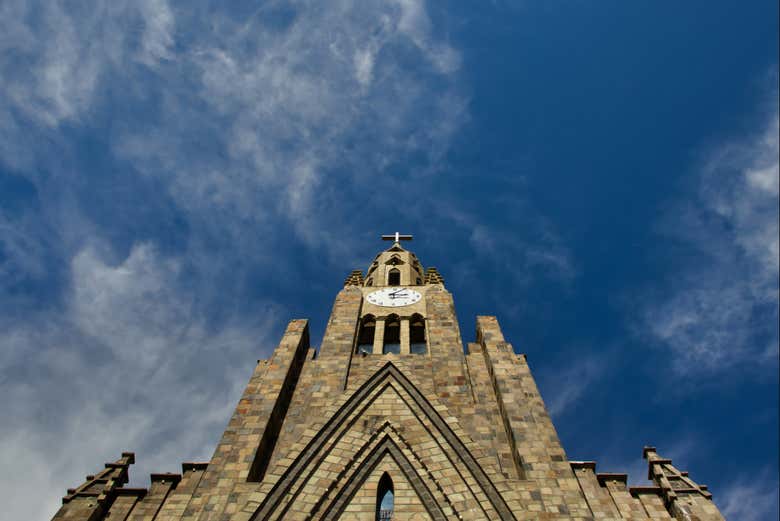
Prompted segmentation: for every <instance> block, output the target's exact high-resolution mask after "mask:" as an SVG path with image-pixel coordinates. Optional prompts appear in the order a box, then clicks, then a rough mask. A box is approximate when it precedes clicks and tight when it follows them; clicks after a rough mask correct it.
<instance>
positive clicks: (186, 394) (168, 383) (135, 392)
mask: <svg viewBox="0 0 780 521" xmlns="http://www.w3.org/2000/svg"><path fill="white" fill-rule="evenodd" d="M100 249H101V248H86V249H84V250H83V251H81V252H79V254H78V255H76V256H75V257H74V259H73V261H72V264H71V284H70V286H71V288H70V291H69V295H68V297H67V302H66V304H65V308H64V310H63V312H62V313H59V312H51V313H42V314H40V315H39V316H36V317H34V318H32V319H30V320H28V321H18V322H17V321H13V322H9V321H4V323H3V331H4V334H3V336H2V337H0V353H1V355H0V372H2V374H3V379H2V381H0V392H2V395H3V397H4V404H3V416H4V418H5V421H4V422H3V424H2V427H0V433H2V436H0V440H2V441H0V454H3V455H4V456H8V457H7V458H6V457H4V458H3V461H4V465H5V468H6V470H10V471H9V472H5V473H4V474H3V476H4V477H3V478H2V484H1V485H2V486H8V487H9V488H18V489H20V490H18V492H19V493H18V494H15V495H12V496H9V497H7V498H6V500H5V504H4V507H3V508H4V512H5V513H6V515H8V516H9V517H10V518H13V519H22V518H25V519H47V518H49V517H50V516H51V515H52V514H53V510H54V509H55V508H56V503H57V499H58V498H59V497H61V496H62V495H63V494H64V492H65V488H67V487H71V486H75V485H77V484H79V483H80V482H81V480H83V477H84V475H86V474H87V473H90V472H93V471H95V470H97V469H99V468H100V467H101V465H102V463H104V462H105V461H109V460H110V461H113V460H114V459H116V458H117V457H118V456H119V454H120V453H121V452H122V451H123V450H134V451H136V453H137V460H138V464H137V465H135V468H134V469H133V472H132V479H133V481H134V482H136V483H138V482H140V483H143V482H144V481H145V480H146V479H147V476H148V474H149V473H150V472H153V471H154V472H158V471H174V472H175V471H178V469H179V468H180V463H181V461H186V460H190V459H201V460H202V459H206V460H207V459H208V458H209V457H210V455H211V454H210V452H211V450H213V447H214V445H215V444H216V442H217V440H218V438H219V436H220V434H221V432H222V430H223V428H224V426H225V424H226V422H227V419H228V417H229V414H230V412H231V410H232V408H233V407H234V406H235V403H236V401H237V400H238V397H239V395H240V392H241V390H242V389H243V386H244V385H245V383H246V381H247V379H248V377H249V375H250V374H251V370H252V367H253V362H254V358H258V357H264V356H267V355H268V354H269V353H270V351H271V349H272V348H273V345H274V340H273V339H268V338H267V337H266V335H267V334H268V332H269V331H272V330H273V329H274V324H275V323H276V320H277V316H276V313H275V311H274V309H273V308H270V307H269V308H268V310H267V312H266V314H265V317H263V318H262V319H259V320H258V321H256V322H255V323H247V322H243V323H233V322H230V321H228V322H227V323H225V324H221V325H218V326H214V325H212V324H210V323H209V321H208V320H206V318H205V317H199V316H198V313H197V312H196V299H197V296H196V295H194V294H191V293H188V292H187V290H186V289H182V288H181V284H182V281H181V280H180V277H181V273H180V269H179V266H178V264H177V262H176V261H175V260H170V259H165V258H164V257H162V256H161V255H160V254H159V253H158V252H156V251H155V249H154V248H153V247H151V246H150V245H148V244H140V245H137V246H136V247H134V248H133V249H132V250H131V252H130V253H129V255H128V257H127V258H126V259H124V260H122V261H120V262H118V263H116V264H113V263H108V262H106V261H105V260H104V259H103V258H102V257H101V255H100V254H99V253H98V251H99V250H100ZM20 476H24V478H23V479H20ZM40 476H45V477H46V478H45V479H43V480H42V481H33V480H36V477H40ZM21 485H24V486H23V487H22V486H21ZM9 488H7V489H6V490H9ZM22 489H23V490H22ZM33 495H34V496H35V498H39V497H41V496H43V497H44V499H45V501H44V502H43V503H42V502H41V501H38V500H36V499H35V498H34V497H33ZM30 509H33V511H31V510H30Z"/></svg>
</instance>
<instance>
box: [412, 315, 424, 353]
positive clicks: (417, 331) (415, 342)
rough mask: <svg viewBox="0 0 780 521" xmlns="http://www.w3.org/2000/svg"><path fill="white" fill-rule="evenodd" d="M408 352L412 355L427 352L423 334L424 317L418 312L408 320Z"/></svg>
mask: <svg viewBox="0 0 780 521" xmlns="http://www.w3.org/2000/svg"><path fill="white" fill-rule="evenodd" d="M409 352H410V353H412V354H413V355H424V354H426V353H427V352H428V343H427V339H426V335H425V319H424V318H423V317H422V315H420V314H419V313H415V314H414V315H412V318H411V320H409Z"/></svg>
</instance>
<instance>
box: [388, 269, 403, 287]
mask: <svg viewBox="0 0 780 521" xmlns="http://www.w3.org/2000/svg"><path fill="white" fill-rule="evenodd" d="M387 285H388V286H400V285H401V270H399V269H398V268H393V269H391V270H390V271H389V272H387Z"/></svg>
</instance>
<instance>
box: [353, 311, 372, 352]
mask: <svg viewBox="0 0 780 521" xmlns="http://www.w3.org/2000/svg"><path fill="white" fill-rule="evenodd" d="M375 332H376V319H374V315H366V316H365V317H363V320H361V322H360V331H358V341H357V344H358V345H357V352H358V354H363V355H370V354H371V353H373V352H374V333H375Z"/></svg>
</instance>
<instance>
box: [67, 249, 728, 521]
mask: <svg viewBox="0 0 780 521" xmlns="http://www.w3.org/2000/svg"><path fill="white" fill-rule="evenodd" d="M383 238H386V239H389V240H390V241H391V244H392V246H390V248H389V249H387V250H385V251H382V252H381V253H379V254H378V255H377V256H376V258H375V259H374V261H373V262H372V263H371V265H370V266H369V267H368V270H367V271H366V273H365V274H364V273H363V272H362V271H353V272H352V273H351V274H350V275H349V277H347V279H346V281H345V283H344V288H343V289H342V290H341V291H339V292H338V294H337V295H336V299H335V302H334V304H333V310H332V312H331V315H330V319H329V320H328V324H327V327H326V330H325V333H324V336H323V339H322V345H321V346H320V349H319V350H315V349H314V348H313V347H311V346H310V344H309V328H308V323H307V321H306V320H293V321H291V322H290V323H289V325H288V326H287V329H286V331H285V333H284V336H283V337H282V339H281V341H280V342H279V345H278V346H277V347H276V349H275V350H274V352H273V354H272V355H271V356H270V358H268V359H267V360H261V361H259V362H258V363H257V366H256V367H255V369H254V373H253V374H252V377H251V378H250V380H249V382H248V384H247V386H246V389H245V390H244V393H243V395H242V396H241V399H240V400H239V402H238V404H237V405H236V408H235V412H234V413H233V416H232V417H231V419H230V422H229V423H228V425H227V428H226V429H225V432H224V434H223V435H222V438H221V439H220V441H219V444H218V445H217V447H216V449H215V450H214V455H213V456H212V457H211V460H210V461H208V462H196V463H183V464H182V469H181V473H160V474H152V475H151V486H150V487H149V488H148V489H146V488H131V487H126V486H124V485H125V484H126V483H127V482H128V472H129V467H130V465H131V464H132V463H133V459H134V455H133V453H132V452H126V453H122V455H121V458H119V459H118V460H116V461H115V462H112V463H106V464H105V468H103V469H102V470H100V471H98V472H97V473H95V474H92V475H89V476H87V477H86V481H85V482H84V483H82V484H81V485H79V486H78V487H77V488H74V489H69V490H68V491H67V495H66V496H65V497H64V498H63V504H62V507H61V508H60V510H59V511H58V512H57V514H56V515H55V516H54V520H57V521H60V520H62V521H65V520H89V521H99V520H106V521H125V520H127V521H174V520H176V521H178V520H186V521H227V520H235V521H261V520H263V521H264V520H302V521H303V520H336V519H338V520H361V521H363V520H365V521H376V520H382V521H390V520H420V521H422V520H436V521H443V520H502V521H509V520H531V519H533V520H607V519H613V520H626V519H630V520H639V519H644V520H647V519H667V520H672V519H676V520H680V521H682V520H687V521H697V520H698V521H714V520H723V517H722V516H721V514H720V513H719V511H718V509H717V507H716V506H715V505H714V503H713V502H712V495H711V494H710V493H709V492H708V491H707V487H706V486H705V485H699V484H697V483H696V482H695V481H694V480H693V479H692V478H691V477H690V476H689V475H688V473H687V472H684V471H680V470H678V468H677V467H676V466H674V465H673V464H672V461H671V460H669V459H667V458H664V457H662V456H661V455H659V453H658V452H657V451H656V449H655V448H654V447H645V448H644V452H643V454H644V457H645V459H647V463H648V477H649V478H650V479H651V480H652V485H651V486H650V485H649V486H641V487H628V486H627V476H626V474H619V473H599V472H596V463H595V462H593V461H571V460H569V459H568V457H567V456H566V453H565V451H564V449H563V447H562V446H561V443H560V441H559V439H558V436H557V434H556V432H555V427H554V426H553V423H552V421H551V419H550V416H549V415H548V414H547V411H546V410H545V405H544V402H543V401H542V397H541V395H540V394H539V390H538V389H537V387H536V383H535V382H534V379H533V376H532V375H531V371H530V369H529V367H528V364H527V362H526V358H525V356H524V355H522V354H517V353H515V352H514V349H512V345H511V344H510V343H509V342H507V341H506V340H505V339H504V336H503V334H502V333H501V328H500V327H499V325H498V321H497V320H496V318H495V317H492V316H480V317H477V320H476V335H475V337H474V341H473V342H469V343H468V344H467V345H466V349H465V350H464V344H463V341H462V339H461V333H460V330H459V328H458V320H457V317H456V314H455V306H454V302H453V298H452V295H451V294H450V293H449V292H448V291H447V288H446V286H445V285H444V279H443V278H442V276H441V275H440V274H439V272H438V271H437V270H436V268H432V267H429V268H427V269H424V268H423V266H422V264H421V263H420V261H419V260H418V259H417V257H416V256H415V254H414V253H412V252H411V251H409V250H408V249H406V248H404V247H403V246H402V244H403V243H402V241H403V240H404V239H411V237H410V236H404V235H399V234H395V235H391V236H383Z"/></svg>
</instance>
